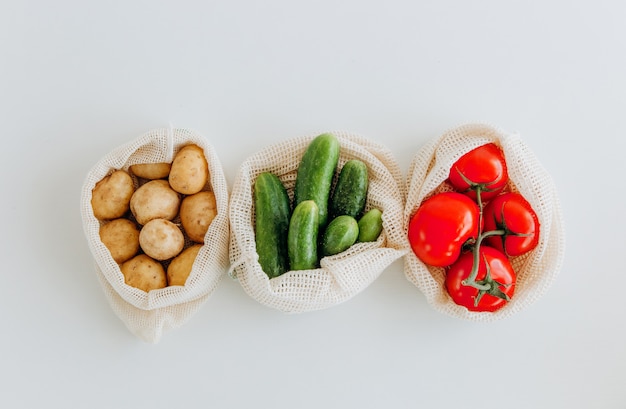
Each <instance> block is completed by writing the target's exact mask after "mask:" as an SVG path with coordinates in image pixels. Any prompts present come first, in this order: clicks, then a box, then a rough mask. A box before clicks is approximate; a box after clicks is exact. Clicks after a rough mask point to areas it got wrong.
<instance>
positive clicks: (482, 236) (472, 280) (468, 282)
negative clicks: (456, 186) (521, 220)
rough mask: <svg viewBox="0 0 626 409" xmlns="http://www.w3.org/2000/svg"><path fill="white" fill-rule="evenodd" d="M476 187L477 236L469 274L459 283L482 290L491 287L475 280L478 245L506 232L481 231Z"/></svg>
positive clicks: (479, 206) (477, 264)
mask: <svg viewBox="0 0 626 409" xmlns="http://www.w3.org/2000/svg"><path fill="white" fill-rule="evenodd" d="M475 189H476V203H478V210H479V212H478V230H479V232H478V238H477V239H476V242H475V243H474V245H473V246H472V255H473V262H472V270H471V271H470V274H469V276H468V277H467V278H466V279H465V280H463V281H462V282H461V284H463V285H466V286H470V287H474V288H476V289H478V290H482V291H488V290H490V289H491V285H490V284H488V283H487V284H480V283H478V282H476V276H478V267H479V266H480V260H479V259H480V245H481V244H482V241H483V239H485V238H487V237H489V236H501V235H504V234H505V233H506V231H505V230H503V229H502V230H490V231H487V232H483V231H482V225H483V201H482V198H481V194H480V193H481V190H482V188H481V186H480V185H477V186H476V187H475Z"/></svg>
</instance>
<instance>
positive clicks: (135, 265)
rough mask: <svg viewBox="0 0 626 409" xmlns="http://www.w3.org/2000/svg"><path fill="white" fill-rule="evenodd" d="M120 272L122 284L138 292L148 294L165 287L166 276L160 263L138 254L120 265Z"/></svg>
mask: <svg viewBox="0 0 626 409" xmlns="http://www.w3.org/2000/svg"><path fill="white" fill-rule="evenodd" d="M120 270H121V271H122V274H123V275H124V282H125V283H126V284H128V285H130V286H132V287H135V288H139V289H140V290H144V291H146V292H148V291H150V290H156V289H158V288H165V287H166V286H167V275H166V274H165V270H164V269H163V266H162V265H161V263H159V262H158V261H155V260H153V259H151V258H150V257H148V256H147V255H145V254H139V255H138V256H135V257H133V258H131V259H130V260H128V261H126V262H124V263H122V265H121V266H120Z"/></svg>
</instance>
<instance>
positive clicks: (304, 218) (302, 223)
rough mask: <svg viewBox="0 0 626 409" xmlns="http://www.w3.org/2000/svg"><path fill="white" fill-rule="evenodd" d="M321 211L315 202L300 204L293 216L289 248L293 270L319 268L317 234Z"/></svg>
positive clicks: (294, 210)
mask: <svg viewBox="0 0 626 409" xmlns="http://www.w3.org/2000/svg"><path fill="white" fill-rule="evenodd" d="M318 232H319V209H318V207H317V204H316V203H315V201H313V200H305V201H303V202H300V203H299V204H298V205H297V206H296V207H295V209H293V214H292V215H291V221H290V222H289V233H288V236H287V248H288V254H289V263H290V265H291V269H292V270H310V269H314V268H317V267H318V259H317V234H318Z"/></svg>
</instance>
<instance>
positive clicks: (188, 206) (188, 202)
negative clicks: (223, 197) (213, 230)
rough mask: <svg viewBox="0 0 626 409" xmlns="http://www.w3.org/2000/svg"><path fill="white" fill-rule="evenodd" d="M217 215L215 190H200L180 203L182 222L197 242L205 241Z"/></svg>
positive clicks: (191, 237)
mask: <svg viewBox="0 0 626 409" xmlns="http://www.w3.org/2000/svg"><path fill="white" fill-rule="evenodd" d="M216 215H217V204H216V203H215V194H214V193H213V192H209V191H203V192H198V193H196V194H194V195H190V196H187V197H185V198H184V199H183V201H182V202H181V204H180V222H181V224H182V225H183V229H184V230H185V233H187V236H188V237H189V239H191V240H192V241H194V242H196V243H204V236H205V234H206V232H207V230H208V229H209V226H210V225H211V222H212V221H213V219H214V218H215V216H216Z"/></svg>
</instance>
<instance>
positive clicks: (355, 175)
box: [330, 159, 369, 218]
mask: <svg viewBox="0 0 626 409" xmlns="http://www.w3.org/2000/svg"><path fill="white" fill-rule="evenodd" d="M368 185H369V179H368V174H367V165H366V164H365V163H364V162H362V161H360V160H358V159H352V160H349V161H347V162H346V163H345V164H344V165H343V167H342V168H341V172H339V178H338V179H337V184H336V185H335V190H334V191H333V194H332V197H331V200H330V217H331V218H334V217H337V216H341V215H348V216H352V217H354V218H359V217H361V215H362V214H363V210H364V209H365V200H366V199H367V188H368Z"/></svg>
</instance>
